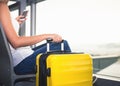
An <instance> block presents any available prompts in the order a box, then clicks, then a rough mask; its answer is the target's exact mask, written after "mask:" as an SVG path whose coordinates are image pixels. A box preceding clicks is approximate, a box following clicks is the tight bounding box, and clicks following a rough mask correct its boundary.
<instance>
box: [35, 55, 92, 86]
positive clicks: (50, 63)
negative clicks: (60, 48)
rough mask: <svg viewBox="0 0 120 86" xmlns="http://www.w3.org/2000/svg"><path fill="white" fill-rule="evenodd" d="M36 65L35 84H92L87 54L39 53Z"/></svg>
mask: <svg viewBox="0 0 120 86" xmlns="http://www.w3.org/2000/svg"><path fill="white" fill-rule="evenodd" d="M36 65H37V73H36V86H92V70H93V67H92V58H91V56H90V55H89V54H81V53H51V54H50V53H48V54H39V55H38V56H37V62H36Z"/></svg>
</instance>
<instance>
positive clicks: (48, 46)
mask: <svg viewBox="0 0 120 86" xmlns="http://www.w3.org/2000/svg"><path fill="white" fill-rule="evenodd" d="M63 41H64V40H62V41H61V51H64V43H63ZM50 42H52V39H51V38H48V39H47V52H50Z"/></svg>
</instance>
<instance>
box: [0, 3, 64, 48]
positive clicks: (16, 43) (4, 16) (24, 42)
mask: <svg viewBox="0 0 120 86" xmlns="http://www.w3.org/2000/svg"><path fill="white" fill-rule="evenodd" d="M0 22H1V24H2V26H3V28H4V31H5V34H6V36H7V38H8V41H9V42H10V44H11V45H12V46H13V47H14V48H18V47H24V46H30V45H33V44H36V43H38V42H41V41H43V40H45V39H47V38H52V39H53V41H54V42H60V41H62V37H61V36H59V35H58V34H41V35H36V36H28V37H25V36H18V35H17V34H16V32H15V30H14V27H13V25H12V22H11V17H10V11H9V8H8V6H7V4H6V3H2V2H0Z"/></svg>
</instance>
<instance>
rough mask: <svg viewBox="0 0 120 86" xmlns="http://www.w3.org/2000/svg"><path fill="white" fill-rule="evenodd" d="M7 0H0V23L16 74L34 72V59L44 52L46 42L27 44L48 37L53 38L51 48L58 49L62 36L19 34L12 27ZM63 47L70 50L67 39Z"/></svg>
mask: <svg viewBox="0 0 120 86" xmlns="http://www.w3.org/2000/svg"><path fill="white" fill-rule="evenodd" d="M8 1H9V0H0V23H1V25H2V27H3V28H4V31H5V34H6V36H7V39H8V41H9V44H10V49H11V52H12V55H13V60H14V70H15V72H16V73H17V74H28V73H35V68H34V67H35V64H36V63H35V62H36V61H35V60H36V56H37V55H38V54H39V53H45V52H46V44H43V45H41V46H38V47H37V48H35V49H31V48H30V47H29V46H31V45H34V44H37V43H39V42H42V41H43V40H46V39H48V38H51V39H53V42H52V43H51V44H50V47H51V49H52V50H59V49H60V42H61V41H62V37H61V36H60V35H58V34H41V35H36V36H19V35H18V34H17V33H16V31H15V30H16V29H17V28H14V26H13V24H12V21H11V17H10V11H9V8H8V6H7V3H8ZM64 44H65V46H64V49H65V50H66V51H69V52H70V51H71V50H70V47H69V45H68V43H67V41H64Z"/></svg>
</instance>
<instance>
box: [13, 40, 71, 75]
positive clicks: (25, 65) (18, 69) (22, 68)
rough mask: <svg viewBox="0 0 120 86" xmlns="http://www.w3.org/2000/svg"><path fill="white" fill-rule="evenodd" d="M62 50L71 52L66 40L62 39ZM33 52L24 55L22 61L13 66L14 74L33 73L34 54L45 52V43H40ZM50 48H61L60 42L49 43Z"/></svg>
mask: <svg viewBox="0 0 120 86" xmlns="http://www.w3.org/2000/svg"><path fill="white" fill-rule="evenodd" d="M63 43H64V50H65V51H67V52H71V49H70V47H69V44H68V42H67V41H66V40H64V41H63ZM33 50H34V53H33V54H32V55H30V56H28V57H26V58H25V59H24V60H23V61H22V62H20V63H19V64H18V65H17V66H15V67H14V71H15V73H16V74H31V73H35V69H36V68H35V66H36V56H37V55H38V54H41V53H46V51H47V45H46V43H45V44H42V45H40V46H38V47H35V48H34V49H33ZM50 50H51V51H52V50H54V51H59V50H61V43H53V42H52V43H50Z"/></svg>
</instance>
